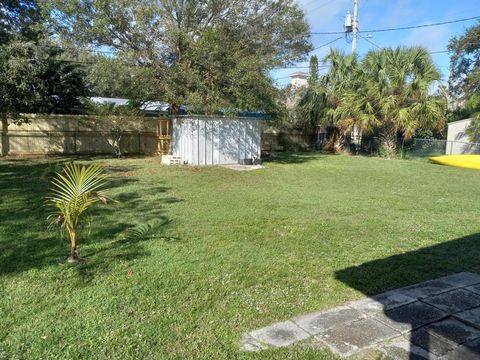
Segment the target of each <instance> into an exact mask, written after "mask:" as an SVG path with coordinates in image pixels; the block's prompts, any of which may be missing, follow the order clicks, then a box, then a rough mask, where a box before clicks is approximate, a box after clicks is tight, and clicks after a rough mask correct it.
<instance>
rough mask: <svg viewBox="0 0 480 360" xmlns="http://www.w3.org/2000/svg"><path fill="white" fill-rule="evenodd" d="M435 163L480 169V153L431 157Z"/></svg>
mask: <svg viewBox="0 0 480 360" xmlns="http://www.w3.org/2000/svg"><path fill="white" fill-rule="evenodd" d="M430 161H432V162H434V163H435V164H440V165H447V166H455V167H460V168H466V169H477V170H480V155H445V156H435V157H431V158H430Z"/></svg>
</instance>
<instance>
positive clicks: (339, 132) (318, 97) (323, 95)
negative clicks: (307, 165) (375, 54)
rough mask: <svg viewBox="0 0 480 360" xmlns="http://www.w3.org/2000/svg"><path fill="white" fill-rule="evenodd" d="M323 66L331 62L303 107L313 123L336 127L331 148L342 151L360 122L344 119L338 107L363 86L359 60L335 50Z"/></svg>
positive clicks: (308, 95) (326, 58) (304, 100)
mask: <svg viewBox="0 0 480 360" xmlns="http://www.w3.org/2000/svg"><path fill="white" fill-rule="evenodd" d="M323 63H324V64H326V63H330V70H329V72H328V73H327V74H325V75H323V76H321V77H320V78H319V79H318V80H317V81H316V82H309V87H308V89H307V91H306V92H305V95H304V96H303V98H302V99H301V101H300V107H301V108H302V109H303V111H304V114H305V115H306V116H307V117H308V118H309V119H310V121H311V122H312V123H315V124H316V125H325V126H332V127H333V128H334V132H333V135H332V138H331V141H330V145H329V146H330V147H332V148H333V149H334V150H335V151H338V150H341V149H343V147H344V146H345V143H346V139H347V137H348V136H349V134H350V133H351V132H352V130H353V127H354V126H355V124H356V122H357V119H356V118H349V119H346V118H344V116H343V113H341V112H339V111H338V108H339V106H340V105H341V102H342V98H343V97H344V95H345V94H346V93H347V92H348V91H354V90H355V89H358V87H359V86H360V83H361V81H360V78H359V76H358V75H359V68H358V58H357V56H356V55H346V54H345V53H344V52H343V51H341V50H336V49H331V50H330V53H329V54H328V55H327V56H326V57H325V58H324V59H323Z"/></svg>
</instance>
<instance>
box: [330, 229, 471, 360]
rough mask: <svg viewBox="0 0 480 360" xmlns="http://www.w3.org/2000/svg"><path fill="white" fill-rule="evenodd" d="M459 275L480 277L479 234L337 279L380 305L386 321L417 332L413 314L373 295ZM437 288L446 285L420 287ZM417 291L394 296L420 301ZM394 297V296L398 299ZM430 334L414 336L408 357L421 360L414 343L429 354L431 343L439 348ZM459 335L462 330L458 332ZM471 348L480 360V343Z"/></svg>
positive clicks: (447, 335) (455, 336)
mask: <svg viewBox="0 0 480 360" xmlns="http://www.w3.org/2000/svg"><path fill="white" fill-rule="evenodd" d="M460 272H474V273H480V233H477V234H473V235H470V236H465V237H462V238H458V239H455V240H451V241H448V242H445V243H442V244H438V245H434V246H430V247H426V248H422V249H418V250H415V251H410V252H406V253H403V254H398V255H394V256H390V257H387V258H384V259H378V260H373V261H370V262H366V263H364V264H361V265H359V266H353V267H349V268H346V269H342V270H339V271H337V272H336V273H335V275H336V278H337V279H338V280H340V281H342V282H343V283H345V284H347V285H348V286H350V287H352V288H353V289H356V290H358V291H360V292H362V293H363V294H365V295H367V296H370V297H372V298H373V299H374V300H375V301H378V302H380V303H381V305H382V307H383V315H384V316H385V318H387V319H391V320H393V321H394V322H395V323H397V324H401V323H404V325H406V326H407V327H409V328H413V329H415V328H416V327H418V321H419V320H418V317H417V318H416V317H414V316H413V317H412V314H411V313H409V314H407V313H408V311H406V312H403V313H402V311H401V309H400V308H396V309H395V308H388V307H389V306H391V301H392V298H391V297H390V298H388V297H385V296H383V295H382V296H379V297H378V296H377V297H375V296H372V295H375V294H379V293H382V292H384V291H387V290H392V289H397V288H399V287H405V286H407V285H412V284H416V283H419V282H423V281H427V280H432V279H437V278H439V277H443V276H448V275H452V274H456V273H460ZM437 286H439V290H438V291H442V288H441V287H440V286H445V285H444V284H442V280H441V279H439V280H438V281H437V280H434V281H432V282H428V283H427V284H420V288H422V289H427V290H426V291H431V290H429V289H430V288H429V287H433V289H435V287H437ZM418 291H419V287H411V288H410V287H407V288H403V289H400V290H398V291H397V290H395V294H403V295H401V296H405V295H406V296H408V297H411V298H412V299H418V297H416V296H415V295H413V294H415V292H417V293H418ZM433 291H434V290H433ZM390 294H394V293H390ZM395 294H394V296H396V295H395ZM389 296H390V295H389ZM397 299H398V298H397ZM417 303H418V305H419V307H418V308H425V307H427V309H430V310H429V311H435V308H434V309H433V310H432V309H431V308H430V307H428V304H427V305H425V304H424V303H423V301H422V300H421V298H420V300H417V302H415V303H414V304H417ZM405 306H409V305H405ZM414 307H415V305H412V308H414ZM404 309H406V308H404ZM436 311H438V310H436ZM414 313H415V311H414ZM405 314H406V315H405ZM447 314H448V313H447ZM418 316H419V317H420V318H421V317H422V314H421V313H419V314H418ZM437 320H439V319H437ZM437 320H435V321H437ZM442 326H443V325H442ZM429 331H430V330H428V329H427V330H423V328H422V330H419V331H417V332H415V335H412V334H410V336H411V337H410V340H409V341H410V350H409V351H410V352H409V353H408V354H407V356H408V357H409V358H410V359H418V358H420V357H419V356H418V355H417V353H415V352H414V351H413V350H412V343H416V344H417V345H418V344H420V345H421V348H423V349H424V350H426V351H432V347H433V345H432V341H434V342H435V341H436V342H437V344H438V339H437V338H436V337H435V336H434V338H432V336H431V333H430V332H429ZM436 331H444V329H443V330H442V329H441V328H440V330H438V325H437V330H436ZM458 331H460V330H458V329H457V332H458ZM441 336H442V337H443V338H446V339H447V340H448V341H453V342H455V341H458V336H459V334H458V333H456V334H455V333H454V332H452V333H442V334H441ZM413 337H415V339H413ZM460 337H461V336H460ZM469 344H471V343H467V344H466V345H465V348H464V349H465V351H467V352H470V353H471V354H474V356H475V358H480V343H477V344H476V345H475V346H477V347H476V348H473V347H472V346H471V345H469ZM459 359H460V358H459Z"/></svg>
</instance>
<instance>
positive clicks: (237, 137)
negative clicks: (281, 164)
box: [172, 118, 261, 165]
mask: <svg viewBox="0 0 480 360" xmlns="http://www.w3.org/2000/svg"><path fill="white" fill-rule="evenodd" d="M260 122H261V120H259V119H253V118H233V119H227V118H219V119H215V118H176V119H174V120H173V121H172V123H173V134H172V150H173V155H174V156H180V157H181V158H182V160H183V161H184V162H186V163H188V164H191V165H225V164H238V163H241V162H242V161H243V160H245V159H253V160H258V159H260V154H261V123H260Z"/></svg>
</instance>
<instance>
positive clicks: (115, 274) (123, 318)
mask: <svg viewBox="0 0 480 360" xmlns="http://www.w3.org/2000/svg"><path fill="white" fill-rule="evenodd" d="M62 161H66V160H65V159H57V160H35V161H27V160H25V161H0V188H1V191H0V196H1V197H0V274H1V275H0V358H8V359H11V358H21V359H26V358H44V359H47V358H62V359H66V358H91V359H93V358H115V359H139V358H151V359H164V358H177V359H187V358H189V359H234V358H247V359H248V358H255V359H256V358H260V359H267V358H268V359H282V358H288V359H309V358H311V359H324V358H325V359H330V358H332V355H331V354H329V353H328V352H321V351H318V350H309V349H307V348H306V347H305V346H301V345H300V346H296V347H293V348H290V349H280V350H271V351H267V352H263V353H260V354H242V353H240V352H238V343H239V339H240V336H241V334H242V333H243V332H246V331H249V330H252V329H255V328H258V327H262V326H265V325H268V324H270V323H272V322H275V321H281V320H286V319H288V318H290V317H292V316H294V315H296V314H301V313H305V312H310V311H315V310H319V309H324V308H328V307H331V306H335V305H339V304H341V303H343V302H345V301H348V300H353V299H356V298H359V297H362V296H364V294H375V293H379V292H383V291H385V290H388V289H392V288H395V287H398V286H403V285H408V284H412V283H415V282H418V281H422V280H427V279H431V278H434V277H438V276H441V275H446V274H450V273H454V272H458V271H478V272H480V234H479V233H480V223H479V221H478V220H479V214H480V201H479V200H480V196H479V195H478V189H479V188H480V172H478V171H473V170H464V169H456V168H449V167H442V166H438V165H433V164H429V163H428V162H426V161H402V160H390V161H389V160H381V159H377V158H367V157H347V156H328V155H297V156H294V155H292V156H283V157H279V158H277V160H276V161H272V162H267V163H265V168H264V169H261V170H257V171H253V172H235V171H232V170H228V169H224V168H219V167H209V168H192V167H187V166H185V167H183V166H179V167H165V166H161V165H160V164H159V159H158V158H146V159H122V160H116V159H115V160H110V159H101V160H100V161H101V162H103V163H104V164H105V165H106V166H107V167H108V170H109V171H110V172H111V173H112V175H113V178H112V182H111V185H112V188H111V189H110V190H109V194H110V195H111V197H113V198H115V199H117V200H118V201H119V203H117V204H113V205H110V206H107V207H97V208H96V209H95V211H94V215H95V216H94V219H93V221H92V224H91V226H90V228H89V229H88V230H87V231H86V232H84V234H83V238H82V240H83V243H81V244H80V254H81V255H82V256H84V257H86V258H88V261H86V262H85V263H82V264H80V265H76V266H75V265H73V266H72V265H68V264H66V263H65V257H66V256H67V255H68V243H67V241H66V239H61V238H60V234H59V233H56V232H55V231H49V230H47V228H46V222H45V216H46V215H45V211H46V209H45V208H44V207H43V202H44V197H45V195H46V193H47V191H48V176H49V172H50V171H51V169H52V167H53V166H52V164H53V163H55V162H62ZM129 270H132V271H133V275H132V276H130V277H129V276H127V272H128V271H129Z"/></svg>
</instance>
